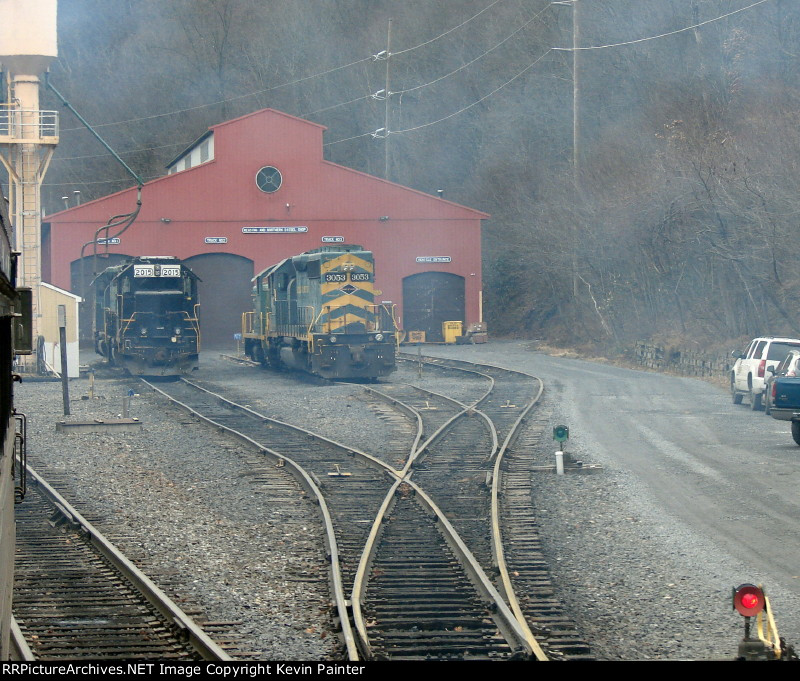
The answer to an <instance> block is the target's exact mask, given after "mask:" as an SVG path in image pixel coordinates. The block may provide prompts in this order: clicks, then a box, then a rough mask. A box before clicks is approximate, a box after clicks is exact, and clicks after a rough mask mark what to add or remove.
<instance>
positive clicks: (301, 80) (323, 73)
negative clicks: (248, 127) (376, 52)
mask: <svg viewBox="0 0 800 681" xmlns="http://www.w3.org/2000/svg"><path fill="white" fill-rule="evenodd" d="M499 2H502V0H494V2H492V3H491V4H490V5H488V6H487V7H485V8H484V9H482V10H481V11H480V12H478V13H477V14H474V15H473V16H471V17H470V18H469V19H467V20H466V21H463V22H461V23H460V24H458V25H457V26H454V27H453V28H451V29H448V30H447V31H445V32H443V33H441V34H439V35H438V36H436V37H435V38H431V39H430V40H427V41H425V42H423V43H420V44H419V45H415V46H414V47H409V48H408V49H405V50H402V51H400V52H396V53H395V54H404V53H406V52H411V51H413V50H417V49H419V48H421V47H424V46H426V45H429V44H430V43H432V42H435V41H436V40H439V39H440V38H443V37H444V36H446V35H449V34H450V33H452V32H453V31H456V30H458V29H459V28H461V27H462V26H465V25H466V24H468V23H469V22H471V21H472V20H474V19H475V18H477V17H479V16H480V15H481V14H483V13H484V12H486V11H488V10H489V9H491V8H492V7H494V6H495V5H496V4H498V3H499ZM373 58H374V57H373V56H369V57H365V58H363V59H358V60H356V61H354V62H350V63H349V64H344V65H342V66H335V67H333V68H331V69H328V70H326V71H321V72H320V73H314V74H312V75H310V76H305V77H303V78H298V79H296V80H292V81H288V82H286V83H280V84H279V85H273V86H272V87H269V88H266V89H263V90H256V91H254V92H248V93H246V94H243V95H236V96H234V97H229V98H227V99H220V100H217V101H215V102H209V103H207V104H198V105H197V106H191V107H187V108H185V109H176V110H174V111H166V112H164V113H160V114H153V115H151V116H141V117H139V118H129V119H127V120H124V121H113V122H109V123H98V124H95V125H93V127H95V128H103V127H108V126H112V125H124V124H127V123H138V122H141V121H149V120H154V119H156V118H164V117H166V116H173V115H176V114H182V113H188V112H189V111H197V110H199V109H205V108H207V107H210V106H217V105H219V104H226V103H228V102H233V101H236V100H239V99H245V98H247V97H255V96H256V95H261V94H264V93H266V92H271V91H273V90H277V89H280V88H284V87H289V86H292V85H298V84H300V83H304V82H306V81H308V80H312V79H314V78H320V77H322V76H327V75H329V74H331V73H335V72H336V71H341V70H343V69H348V68H350V67H352V66H357V65H358V64H363V63H364V62H367V61H372V60H373ZM352 101H358V100H352ZM348 103H350V102H348ZM337 106H339V105H337ZM342 106H343V105H342ZM331 108H333V107H331ZM325 110H326V109H322V111H325ZM315 113H318V112H315ZM308 115H311V114H308ZM76 130H83V128H62V129H61V132H62V133H63V132H74V131H76Z"/></svg>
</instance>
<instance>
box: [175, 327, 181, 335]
mask: <svg viewBox="0 0 800 681" xmlns="http://www.w3.org/2000/svg"><path fill="white" fill-rule="evenodd" d="M181 333H182V332H181V327H180V326H176V327H175V335H176V336H180V335H181Z"/></svg>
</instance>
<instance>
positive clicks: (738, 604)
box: [733, 584, 766, 617]
mask: <svg viewBox="0 0 800 681" xmlns="http://www.w3.org/2000/svg"><path fill="white" fill-rule="evenodd" d="M765 602H766V599H765V597H764V591H763V590H762V589H760V588H758V587H757V586H756V585H755V584H741V585H740V586H737V587H736V588H735V589H734V590H733V607H734V609H735V610H736V611H737V612H738V613H739V614H740V615H742V616H743V617H752V616H753V615H757V614H758V613H760V612H761V611H762V610H763V609H764V604H765Z"/></svg>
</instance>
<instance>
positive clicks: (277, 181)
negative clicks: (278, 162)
mask: <svg viewBox="0 0 800 681" xmlns="http://www.w3.org/2000/svg"><path fill="white" fill-rule="evenodd" d="M282 182H283V177H282V176H281V171H280V170H278V169H277V168H274V167H273V166H264V167H263V168H262V169H261V170H259V171H258V173H256V186H257V187H258V188H259V189H260V190H261V191H262V192H264V193H265V194H272V193H273V192H276V191H278V190H279V189H280V188H281V183H282Z"/></svg>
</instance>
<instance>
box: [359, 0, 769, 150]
mask: <svg viewBox="0 0 800 681" xmlns="http://www.w3.org/2000/svg"><path fill="white" fill-rule="evenodd" d="M768 1H769V0H758V2H754V3H752V4H750V5H748V6H747V7H742V8H741V9H737V10H734V11H732V12H728V13H726V14H723V15H721V16H718V17H715V18H713V19H707V20H706V21H701V22H700V23H698V24H694V25H692V26H686V27H685V28H680V29H677V30H675V31H669V32H667V33H661V34H659V35H654V36H649V37H647V38H639V39H637V40H630V41H625V42H621V43H613V44H608V45H596V46H593V47H579V48H577V50H592V49H595V50H597V49H603V48H607V47H621V46H624V45H633V44H635V43H641V42H645V41H648V40H656V39H657V38H665V37H667V36H671V35H675V34H676V33H683V32H684V31H690V30H693V29H695V28H700V27H701V26H706V25H708V24H711V23H714V22H716V21H720V20H722V19H726V18H727V17H730V16H733V15H734V14H739V13H741V12H744V11H746V10H748V9H752V8H753V7H756V6H758V5H762V4H764V3H765V2H768ZM551 4H552V3H551ZM556 51H558V52H572V51H574V49H573V48H565V47H551V48H550V49H549V50H547V52H545V53H544V54H543V55H542V56H541V57H539V58H538V59H536V61H534V62H533V63H532V64H529V65H528V66H526V67H525V68H524V69H523V70H522V71H520V72H519V73H517V74H516V75H515V76H513V77H512V78H510V79H509V80H507V81H506V82H505V83H503V84H502V85H500V86H499V87H497V88H495V89H494V90H492V91H491V92H490V93H488V94H487V95H484V96H483V97H481V98H480V99H478V100H477V101H475V102H473V103H472V104H469V105H467V106H465V107H463V108H461V109H459V110H458V111H454V112H453V113H451V114H448V115H447V116H444V117H442V118H439V119H437V120H435V121H431V122H429V123H423V124H422V125H417V126H414V127H411V128H406V129H404V130H391V131H389V132H388V133H387V134H391V135H395V134H401V133H405V132H413V131H415V130H420V129H422V128H427V127H430V126H432V125H436V124H437V123H441V122H443V121H446V120H448V119H450V118H453V117H455V116H457V115H459V114H460V113H463V112H464V111H467V110H468V109H471V108H472V107H474V106H476V105H477V104H480V103H481V102H483V101H484V100H486V99H488V98H489V97H492V96H493V95H495V94H496V93H497V92H499V91H500V90H502V89H503V88H505V87H506V86H508V85H510V84H511V83H513V82H514V81H515V80H517V78H519V77H520V76H522V75H523V74H524V73H526V72H527V71H529V70H530V69H531V68H532V67H533V66H535V65H536V64H537V63H539V62H540V61H541V60H542V59H544V57H546V56H547V55H548V54H549V53H550V52H556ZM363 136H365V135H362V137H363Z"/></svg>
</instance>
